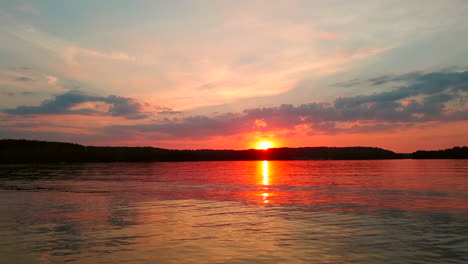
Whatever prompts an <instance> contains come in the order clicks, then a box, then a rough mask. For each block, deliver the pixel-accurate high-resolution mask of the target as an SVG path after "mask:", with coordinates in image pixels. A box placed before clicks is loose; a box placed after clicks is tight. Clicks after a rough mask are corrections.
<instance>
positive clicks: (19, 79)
mask: <svg viewBox="0 0 468 264" xmlns="http://www.w3.org/2000/svg"><path fill="white" fill-rule="evenodd" d="M15 81H18V82H32V81H34V79H32V78H29V77H26V76H21V77H16V78H15Z"/></svg>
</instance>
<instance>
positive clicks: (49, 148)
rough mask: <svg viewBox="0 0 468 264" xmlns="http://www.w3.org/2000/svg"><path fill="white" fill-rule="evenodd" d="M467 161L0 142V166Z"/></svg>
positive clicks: (376, 151)
mask: <svg viewBox="0 0 468 264" xmlns="http://www.w3.org/2000/svg"><path fill="white" fill-rule="evenodd" d="M401 158H416V159H428V158H468V147H455V148H453V149H448V150H439V151H416V152H414V153H412V154H409V155H408V154H398V153H395V152H392V151H389V150H385V149H381V148H373V147H303V148H272V149H268V150H258V149H248V150H211V149H200V150H173V149H162V148H153V147H95V146H83V145H79V144H74V143H63V142H48V141H37V140H13V139H4V140H0V163H3V164H8V163H47V162H152V161H228V160H362V159H401Z"/></svg>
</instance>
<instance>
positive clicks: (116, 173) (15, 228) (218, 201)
mask: <svg viewBox="0 0 468 264" xmlns="http://www.w3.org/2000/svg"><path fill="white" fill-rule="evenodd" d="M467 172H468V160H383V161H236V162H179V163H170V162H167V163H108V164H106V163H102V164H49V165H47V164H44V165H1V166H0V237H1V238H2V239H1V240H0V263H63V262H73V263H468V173H467Z"/></svg>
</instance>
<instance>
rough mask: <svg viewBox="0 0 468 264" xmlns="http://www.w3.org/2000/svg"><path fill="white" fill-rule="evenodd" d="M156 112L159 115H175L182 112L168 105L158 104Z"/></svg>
mask: <svg viewBox="0 0 468 264" xmlns="http://www.w3.org/2000/svg"><path fill="white" fill-rule="evenodd" d="M156 114H159V115H177V114H182V111H174V110H172V109H171V108H169V107H163V106H159V107H157V108H156Z"/></svg>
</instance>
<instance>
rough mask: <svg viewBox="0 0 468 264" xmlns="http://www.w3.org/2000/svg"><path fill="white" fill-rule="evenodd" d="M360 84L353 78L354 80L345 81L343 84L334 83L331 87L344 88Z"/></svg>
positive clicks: (359, 81)
mask: <svg viewBox="0 0 468 264" xmlns="http://www.w3.org/2000/svg"><path fill="white" fill-rule="evenodd" d="M361 83H362V82H361V80H359V79H357V78H355V79H352V80H349V81H345V82H339V83H334V84H332V85H331V86H333V87H343V88H346V87H351V86H356V85H359V84H361Z"/></svg>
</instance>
